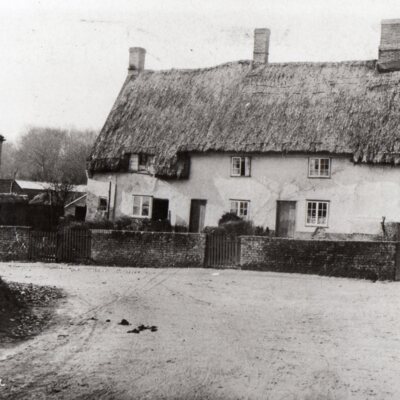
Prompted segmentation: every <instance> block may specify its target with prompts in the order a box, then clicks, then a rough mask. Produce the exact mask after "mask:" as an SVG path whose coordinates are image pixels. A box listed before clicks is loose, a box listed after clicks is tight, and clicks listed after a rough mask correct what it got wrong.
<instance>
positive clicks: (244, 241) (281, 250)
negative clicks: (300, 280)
mask: <svg viewBox="0 0 400 400" xmlns="http://www.w3.org/2000/svg"><path fill="white" fill-rule="evenodd" d="M396 248H397V243H395V242H365V241H357V242H356V241H328V240H293V239H281V238H265V237H255V236H242V237H241V257H240V265H241V268H242V269H258V270H265V271H281V272H299V273H307V274H319V275H328V276H346V277H354V278H367V279H374V280H375V279H382V280H385V279H393V280H394V279H395V278H396Z"/></svg>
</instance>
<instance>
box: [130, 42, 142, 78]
mask: <svg viewBox="0 0 400 400" xmlns="http://www.w3.org/2000/svg"><path fill="white" fill-rule="evenodd" d="M145 57H146V50H145V49H144V48H143V47H131V48H130V49H129V67H128V72H129V73H140V72H142V71H143V70H144V60H145Z"/></svg>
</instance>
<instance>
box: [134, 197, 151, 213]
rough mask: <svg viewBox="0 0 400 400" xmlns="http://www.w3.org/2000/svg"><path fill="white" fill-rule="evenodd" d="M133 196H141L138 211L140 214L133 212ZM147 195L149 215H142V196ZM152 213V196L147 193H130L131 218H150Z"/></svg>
mask: <svg viewBox="0 0 400 400" xmlns="http://www.w3.org/2000/svg"><path fill="white" fill-rule="evenodd" d="M135 197H139V198H141V201H140V212H141V214H140V215H139V214H134V212H133V210H134V208H135ZM144 197H148V198H149V199H150V201H149V215H143V198H144ZM152 215H153V196H150V195H147V194H133V195H132V217H133V218H143V219H144V218H149V219H151V218H152Z"/></svg>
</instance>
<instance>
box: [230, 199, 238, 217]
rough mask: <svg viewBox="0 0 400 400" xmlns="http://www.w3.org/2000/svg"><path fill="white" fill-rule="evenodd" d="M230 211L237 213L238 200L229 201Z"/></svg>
mask: <svg viewBox="0 0 400 400" xmlns="http://www.w3.org/2000/svg"><path fill="white" fill-rule="evenodd" d="M231 213H234V214H236V215H238V202H237V201H231Z"/></svg>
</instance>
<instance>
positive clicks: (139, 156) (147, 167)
mask: <svg viewBox="0 0 400 400" xmlns="http://www.w3.org/2000/svg"><path fill="white" fill-rule="evenodd" d="M133 158H135V159H136V162H135V166H136V167H137V168H132V167H131V164H132V159H133ZM154 159H155V157H154V155H153V154H147V153H131V154H130V155H129V162H128V163H129V164H128V171H129V172H139V173H145V174H151V173H152V172H151V170H152V168H153V167H154ZM143 161H144V163H143Z"/></svg>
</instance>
